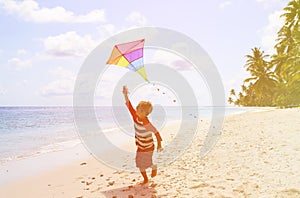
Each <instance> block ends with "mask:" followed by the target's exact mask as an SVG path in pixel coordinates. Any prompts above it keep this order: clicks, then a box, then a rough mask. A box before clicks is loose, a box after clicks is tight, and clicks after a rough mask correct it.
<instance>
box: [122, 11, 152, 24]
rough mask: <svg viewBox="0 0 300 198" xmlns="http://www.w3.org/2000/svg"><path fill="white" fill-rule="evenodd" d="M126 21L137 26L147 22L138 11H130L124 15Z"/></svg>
mask: <svg viewBox="0 0 300 198" xmlns="http://www.w3.org/2000/svg"><path fill="white" fill-rule="evenodd" d="M126 21H127V22H129V23H132V24H136V25H139V26H144V25H146V23H147V20H146V18H145V17H144V16H143V15H142V14H141V13H139V12H132V13H130V14H129V16H128V17H126Z"/></svg>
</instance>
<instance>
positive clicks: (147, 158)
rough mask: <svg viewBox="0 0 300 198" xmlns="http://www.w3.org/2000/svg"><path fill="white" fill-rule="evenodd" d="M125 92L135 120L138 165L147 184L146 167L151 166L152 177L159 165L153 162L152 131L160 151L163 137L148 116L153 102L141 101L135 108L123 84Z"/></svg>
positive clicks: (127, 103) (128, 106) (136, 160)
mask: <svg viewBox="0 0 300 198" xmlns="http://www.w3.org/2000/svg"><path fill="white" fill-rule="evenodd" d="M123 94H124V98H125V101H126V106H127V108H128V110H129V111H130V113H131V115H132V118H133V121H134V129H135V144H136V146H137V152H136V158H135V162H136V166H137V167H138V168H139V169H140V172H141V174H142V176H143V178H144V181H143V182H142V184H146V183H148V177H147V173H146V169H147V168H150V167H151V168H152V172H151V177H155V176H156V173H157V166H156V165H154V164H153V163H152V156H153V151H154V141H153V138H152V133H154V134H155V136H156V139H157V150H158V151H161V150H162V147H161V141H162V138H161V136H160V134H159V132H158V131H157V130H156V128H155V127H154V126H153V125H152V124H151V123H150V121H149V120H148V118H147V116H148V115H149V114H150V113H151V111H152V104H151V103H150V102H145V101H141V102H140V103H139V104H138V106H137V107H136V110H135V109H134V108H133V107H132V105H131V102H130V100H129V98H128V90H127V87H126V86H123Z"/></svg>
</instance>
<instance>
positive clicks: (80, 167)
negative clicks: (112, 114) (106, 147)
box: [0, 108, 300, 197]
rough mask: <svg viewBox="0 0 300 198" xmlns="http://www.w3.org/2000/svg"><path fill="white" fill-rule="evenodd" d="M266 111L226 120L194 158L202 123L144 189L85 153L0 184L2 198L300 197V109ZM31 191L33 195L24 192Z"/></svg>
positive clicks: (135, 177)
mask: <svg viewBox="0 0 300 198" xmlns="http://www.w3.org/2000/svg"><path fill="white" fill-rule="evenodd" d="M268 110H270V109H268ZM268 110H267V111H266V110H263V111H259V112H257V111H254V112H251V111H250V112H244V113H241V114H234V115H228V116H226V117H225V121H224V124H223V133H222V135H221V136H220V137H219V139H218V141H217V143H216V145H215V147H214V148H213V150H211V151H210V152H209V153H208V155H207V156H205V157H204V158H200V157H199V156H194V155H195V154H196V153H197V152H199V151H200V149H199V148H201V146H202V144H203V140H204V137H205V135H206V134H205V133H204V132H205V130H206V128H207V127H208V122H206V121H203V122H201V126H200V127H199V129H198V133H197V137H195V140H193V143H192V145H191V146H190V148H188V151H189V152H185V153H184V154H183V155H182V156H180V157H178V159H177V160H176V161H174V162H173V163H172V164H171V165H170V166H169V167H164V168H160V169H159V172H158V176H157V177H156V178H154V179H152V181H151V182H150V184H149V186H148V187H146V188H145V187H141V186H139V185H138V184H136V183H137V182H139V181H140V180H141V176H140V174H139V173H137V172H126V171H118V170H114V169H112V168H109V167H107V166H106V165H104V164H101V163H100V162H99V161H97V160H96V159H95V158H94V157H93V156H90V154H89V153H88V152H87V151H86V153H85V156H84V155H81V154H80V155H77V157H76V156H75V159H74V161H72V162H69V163H65V164H60V165H58V166H55V167H54V168H52V169H47V170H43V171H41V172H40V173H39V174H37V175H31V176H27V177H24V178H22V179H20V180H15V181H12V182H6V183H0V196H1V197H7V196H9V197H24V196H25V195H27V196H29V197H80V196H82V197H95V196H96V197H112V196H113V195H114V194H115V195H116V196H117V195H119V196H117V197H122V196H120V195H125V194H126V193H127V194H128V195H129V194H132V195H134V194H135V193H138V191H140V192H141V193H142V194H143V193H144V194H146V195H147V194H151V195H157V196H161V197H169V196H171V197H172V196H176V195H177V196H180V197H189V196H192V195H196V194H197V193H198V194H201V195H203V196H205V195H206V197H207V196H212V197H215V196H217V195H218V196H221V195H222V196H225V197H226V196H228V197H236V196H238V197H239V196H249V197H255V195H265V196H270V195H278V196H279V195H289V194H291V195H300V186H299V185H300V179H298V178H300V175H299V173H300V168H299V167H300V156H299V151H300V146H298V145H300V144H299V138H300V132H299V129H300V120H299V119H298V120H297V119H296V118H297V116H298V118H299V115H300V109H299V108H296V109H271V110H270V111H268ZM289 116H291V117H289ZM276 119H277V120H276ZM257 120H258V121H257ZM240 131H245V132H243V133H240ZM276 143H278V145H277V144H276ZM194 148H196V149H195V150H194ZM84 149H85V148H84ZM131 149H132V148H131ZM191 149H192V150H191ZM282 158H283V159H285V161H284V160H283V159H282ZM57 160H58V161H59V159H57ZM287 162H288V165H289V166H287V165H286V163H287ZM133 163H134V162H133ZM169 169H171V170H169ZM270 169H271V170H273V172H270ZM13 170H17V169H12V171H13ZM1 174H2V173H1ZM4 174H5V172H4ZM101 175H102V176H101ZM272 176H274V177H275V178H273V179H271V178H272ZM170 179H171V180H170ZM287 179H288V180H287ZM166 180H167V181H168V182H166ZM169 180H170V181H169ZM267 184H268V185H267ZM275 184H276V185H275ZM280 184H281V185H280ZM32 185H33V186H36V187H35V190H30V188H29V189H28V187H29V186H32ZM151 185H152V186H151ZM181 185H182V186H181ZM16 188H17V189H18V191H20V192H15V190H13V189H16ZM276 188H278V190H276ZM154 191H156V192H154ZM122 193H123V194H122ZM270 193H271V194H270ZM21 195H23V196H21ZM146 197H147V196H146ZM272 197H273V196H272ZM279 197H280V196H279Z"/></svg>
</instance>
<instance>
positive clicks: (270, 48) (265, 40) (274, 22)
mask: <svg viewBox="0 0 300 198" xmlns="http://www.w3.org/2000/svg"><path fill="white" fill-rule="evenodd" d="M282 13H283V12H282V11H275V12H274V13H272V14H270V15H269V17H268V24H267V26H266V27H264V28H263V29H262V30H260V31H259V32H260V33H261V34H262V35H261V44H262V47H263V49H265V51H266V52H267V53H273V52H274V51H275V50H274V46H275V44H276V39H277V33H278V31H279V30H280V28H281V27H282V26H283V24H284V19H283V18H281V17H280V15H281V14H282Z"/></svg>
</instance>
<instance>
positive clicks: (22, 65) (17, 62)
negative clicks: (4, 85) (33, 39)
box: [8, 58, 32, 71]
mask: <svg viewBox="0 0 300 198" xmlns="http://www.w3.org/2000/svg"><path fill="white" fill-rule="evenodd" d="M8 64H9V65H10V66H11V67H14V68H15V69H16V70H17V71H21V70H24V69H28V68H31V67H32V61H31V60H29V59H27V60H21V59H19V58H11V59H9V60H8Z"/></svg>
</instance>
